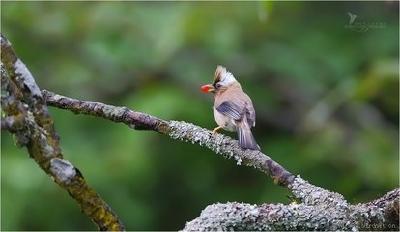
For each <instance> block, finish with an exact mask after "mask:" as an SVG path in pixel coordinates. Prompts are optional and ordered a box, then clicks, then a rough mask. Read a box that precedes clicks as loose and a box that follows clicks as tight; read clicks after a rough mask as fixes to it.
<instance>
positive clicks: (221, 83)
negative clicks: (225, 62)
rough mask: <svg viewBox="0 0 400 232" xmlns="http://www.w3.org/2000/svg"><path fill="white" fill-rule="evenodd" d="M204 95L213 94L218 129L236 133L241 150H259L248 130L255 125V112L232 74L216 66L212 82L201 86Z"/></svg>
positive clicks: (214, 131)
mask: <svg viewBox="0 0 400 232" xmlns="http://www.w3.org/2000/svg"><path fill="white" fill-rule="evenodd" d="M201 90H202V91H203V92H204V93H213V94H214V107H213V108H214V119H215V122H216V123H217V125H218V127H216V128H215V129H214V130H213V133H216V132H217V131H218V130H219V129H221V128H222V129H224V130H227V131H237V134H238V137H239V145H240V147H242V148H243V149H251V150H260V147H259V146H258V145H257V142H256V141H255V139H254V137H253V134H252V133H251V130H250V128H251V127H254V126H255V125H256V112H255V111H254V107H253V103H252V102H251V100H250V98H249V96H247V94H245V93H244V92H243V90H242V86H241V85H240V83H239V82H238V81H237V80H236V79H235V77H234V76H233V74H232V73H230V72H228V71H227V70H226V68H224V67H222V66H218V67H217V70H216V71H215V75H214V82H213V83H212V84H207V85H203V86H201Z"/></svg>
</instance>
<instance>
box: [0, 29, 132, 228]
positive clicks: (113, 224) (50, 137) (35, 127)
mask: <svg viewBox="0 0 400 232" xmlns="http://www.w3.org/2000/svg"><path fill="white" fill-rule="evenodd" d="M1 91H2V94H1V107H2V111H3V112H4V113H5V114H6V117H4V118H2V122H1V127H2V129H6V130H9V131H10V132H11V133H13V134H14V135H15V137H16V140H17V144H19V145H20V146H26V147H27V148H28V152H29V154H30V156H31V158H33V159H34V160H35V162H36V163H37V164H38V165H39V166H40V168H41V169H42V170H43V171H44V172H46V173H47V174H48V175H50V176H51V177H52V178H53V179H54V181H55V182H56V183H57V184H58V185H59V186H60V187H61V188H63V189H65V190H66V191H67V192H68V193H69V194H70V195H71V196H72V198H74V199H75V200H76V201H77V203H78V204H79V206H80V207H81V209H82V211H83V212H84V213H85V214H86V215H87V216H88V217H89V218H90V219H91V220H92V221H93V222H94V223H96V224H97V226H98V227H99V229H100V230H113V231H117V230H118V231H121V230H124V225H123V224H122V222H121V221H120V220H119V218H118V216H117V215H116V214H115V213H114V212H113V211H112V210H111V208H110V207H109V206H108V205H107V204H106V202H104V201H103V200H102V199H101V198H100V196H99V195H98V194H97V193H96V192H95V191H94V190H93V189H92V188H90V187H89V186H88V185H87V183H86V181H85V179H84V178H83V176H82V174H81V172H80V171H79V170H78V169H77V168H75V167H74V166H73V165H72V164H71V163H70V162H69V161H68V160H65V159H63V156H62V154H61V149H60V146H59V138H58V136H57V134H56V132H55V130H54V124H53V121H52V119H51V117H50V115H49V113H48V110H47V106H46V104H45V101H44V99H43V96H42V93H41V91H40V89H39V87H38V86H37V85H36V83H35V80H34V78H33V76H32V74H31V73H30V72H29V70H28V69H27V68H26V67H25V65H24V64H23V63H22V62H21V60H19V59H18V58H17V56H16V54H15V53H14V51H13V49H12V47H11V43H10V42H9V41H8V40H7V39H6V38H5V37H4V36H3V35H1Z"/></svg>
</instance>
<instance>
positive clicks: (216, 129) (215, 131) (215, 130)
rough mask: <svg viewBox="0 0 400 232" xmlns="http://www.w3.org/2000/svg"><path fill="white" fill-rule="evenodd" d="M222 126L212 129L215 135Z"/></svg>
mask: <svg viewBox="0 0 400 232" xmlns="http://www.w3.org/2000/svg"><path fill="white" fill-rule="evenodd" d="M221 128H222V127H220V126H219V127H215V128H214V130H213V131H212V133H213V134H214V135H215V134H216V133H217V131H218V130H219V129H221Z"/></svg>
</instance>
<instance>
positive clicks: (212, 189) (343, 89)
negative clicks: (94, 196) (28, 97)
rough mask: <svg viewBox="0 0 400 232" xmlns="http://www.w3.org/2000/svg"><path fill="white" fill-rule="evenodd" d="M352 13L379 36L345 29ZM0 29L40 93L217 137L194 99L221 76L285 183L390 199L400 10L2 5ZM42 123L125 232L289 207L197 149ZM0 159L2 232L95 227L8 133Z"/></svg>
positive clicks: (266, 185) (61, 114) (111, 127)
mask: <svg viewBox="0 0 400 232" xmlns="http://www.w3.org/2000/svg"><path fill="white" fill-rule="evenodd" d="M348 12H351V13H353V14H357V18H356V22H365V23H381V22H382V23H383V26H382V27H381V28H369V30H367V31H365V32H359V31H356V30H353V29H351V28H348V27H346V25H348V24H349V16H348ZM1 19H2V20H1V27H2V30H1V31H2V33H4V34H5V35H6V36H7V37H8V38H9V39H10V41H11V42H12V43H13V45H14V47H15V49H16V51H17V53H18V54H19V56H20V58H21V59H22V60H23V61H24V62H25V63H26V64H27V66H28V67H29V68H30V70H31V71H32V73H33V74H34V76H35V77H36V80H37V82H38V84H39V86H41V87H42V88H44V89H49V90H51V91H54V92H57V93H60V94H64V95H67V96H71V97H75V98H80V99H86V100H94V101H103V102H105V103H109V104H114V105H126V106H128V107H131V108H133V109H135V110H138V111H144V112H147V113H150V114H154V115H156V116H158V117H161V118H164V119H175V120H186V121H189V122H192V123H195V124H198V125H200V126H203V127H207V128H213V127H214V126H215V122H214V121H213V116H212V110H211V105H212V97H211V96H206V95H203V94H201V93H200V92H199V91H198V89H199V86H200V85H201V84H203V83H206V82H209V81H211V80H212V76H213V73H214V69H215V67H216V65H217V64H222V65H225V66H226V67H227V68H228V69H229V70H231V71H232V72H233V73H234V74H235V76H236V77H237V78H238V79H239V80H240V81H241V82H242V85H243V87H244V89H245V90H246V92H247V93H248V94H249V95H250V96H251V97H252V99H253V102H254V104H255V108H256V110H257V126H256V128H255V130H254V133H255V136H256V138H257V140H258V142H259V143H260V145H261V147H262V148H263V151H265V152H266V153H268V154H269V155H271V157H272V158H273V159H275V160H276V161H278V162H280V163H281V164H282V165H284V166H285V167H287V169H288V170H290V171H292V172H294V173H299V174H301V176H302V177H304V178H305V179H307V180H309V181H310V182H312V183H314V184H316V185H320V186H322V187H324V188H327V189H330V190H333V191H338V192H340V193H343V194H344V195H345V197H346V198H347V199H349V200H350V201H351V202H362V201H369V200H371V199H374V198H376V197H378V196H380V195H382V194H384V193H385V192H386V191H388V190H391V189H393V188H394V187H396V186H398V181H399V180H398V168H399V158H398V141H399V136H398V129H399V123H398V117H399V97H398V92H399V73H398V62H399V59H398V51H399V44H398V42H399V41H398V39H399V38H398V36H399V29H398V28H399V25H398V2H324V3H322V2H249V3H245V2H235V3H223V2H214V3H212V2H202V3H194V2H192V3H189V2H181V3H177V2H174V3H172V2H169V3H156V2H151V3H140V2H68V3H67V2H1ZM51 114H52V116H53V117H54V120H55V124H56V129H57V131H58V133H59V134H60V136H61V144H62V149H63V152H64V154H65V157H66V158H67V159H69V160H71V161H72V162H73V163H74V164H75V165H76V166H77V167H78V168H79V169H80V170H81V171H82V172H83V175H84V176H85V177H86V179H87V181H88V182H89V183H90V184H91V185H92V186H93V187H95V189H97V190H98V192H99V193H100V194H101V195H102V196H103V197H104V199H105V200H106V201H107V202H108V203H109V204H110V205H111V206H112V208H113V209H114V210H115V211H116V212H117V213H118V214H119V215H120V217H121V218H122V220H123V221H124V222H125V224H126V226H127V228H129V229H130V230H177V229H180V228H183V226H184V223H185V221H187V220H190V219H193V218H194V217H196V216H198V215H199V214H200V212H201V210H202V209H203V208H205V207H206V206H207V205H208V204H211V203H215V202H226V201H239V202H248V203H256V204H261V203H265V202H282V203H288V202H289V199H288V198H287V195H288V194H289V192H288V191H287V190H285V189H283V188H281V187H278V186H275V185H273V183H272V181H271V180H270V179H269V178H268V177H266V176H265V175H264V174H262V173H260V172H258V171H256V170H253V169H251V168H248V167H242V166H239V167H238V166H236V163H235V162H232V161H227V160H225V159H223V158H221V157H219V156H217V155H215V154H213V153H212V152H210V151H208V150H207V149H204V148H200V147H199V146H196V145H192V144H185V143H182V142H178V141H173V140H171V139H169V138H167V137H165V136H160V135H159V134H157V133H154V132H143V131H133V130H130V129H129V128H128V127H126V126H125V125H121V124H114V123H111V122H108V121H105V120H102V119H99V118H94V117H89V116H83V115H74V114H72V113H70V112H67V111H62V110H58V109H54V108H52V109H51ZM230 135H231V136H236V135H234V134H230ZM1 146H2V147H1V152H2V156H1V187H2V188H1V200H2V206H1V221H2V225H1V230H92V229H95V227H94V226H93V225H92V223H91V222H90V221H89V220H88V219H87V218H86V217H85V216H84V215H83V214H81V213H80V212H79V209H78V207H77V205H76V204H75V203H74V202H73V200H72V199H70V197H69V196H68V194H67V193H65V192H64V191H63V190H61V189H60V188H58V187H57V186H56V185H55V184H54V183H52V181H51V180H50V178H48V177H47V176H46V175H45V174H44V173H43V172H42V171H40V170H39V169H38V167H37V166H36V164H35V163H34V162H33V161H32V160H31V159H28V155H27V153H26V151H25V150H23V149H22V150H21V149H17V148H16V147H15V146H14V143H13V139H12V137H11V136H10V135H9V134H8V133H2V137H1Z"/></svg>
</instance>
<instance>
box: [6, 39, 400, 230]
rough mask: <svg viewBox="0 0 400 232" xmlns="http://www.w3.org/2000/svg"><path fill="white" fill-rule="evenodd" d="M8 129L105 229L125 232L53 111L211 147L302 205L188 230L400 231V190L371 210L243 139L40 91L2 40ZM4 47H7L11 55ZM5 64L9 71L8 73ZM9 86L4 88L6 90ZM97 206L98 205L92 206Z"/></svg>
mask: <svg viewBox="0 0 400 232" xmlns="http://www.w3.org/2000/svg"><path fill="white" fill-rule="evenodd" d="M1 47H2V50H3V51H2V56H1V61H2V70H1V78H2V79H1V80H2V92H3V91H4V92H5V93H7V94H5V95H4V97H3V94H2V99H1V101H2V108H3V111H4V112H5V113H6V117H5V118H2V120H4V122H3V121H2V123H1V126H2V129H3V128H4V129H7V130H9V131H10V132H11V133H13V134H15V135H16V138H17V141H18V143H19V144H20V145H24V146H27V147H28V151H29V153H30V154H31V156H32V157H33V158H34V159H35V161H36V162H37V163H38V164H39V165H40V166H41V168H42V169H43V170H44V171H45V172H46V173H48V174H49V175H51V176H52V177H54V179H55V181H56V182H57V183H58V184H59V185H60V186H61V187H63V188H64V189H66V190H67V191H68V192H69V193H70V194H71V196H72V197H73V198H74V199H76V200H77V201H78V203H79V204H80V206H81V208H82V209H83V211H84V212H85V214H87V215H88V216H89V217H90V218H91V219H92V220H93V221H95V222H96V224H98V225H99V228H100V229H106V230H123V229H124V227H123V225H122V223H121V222H120V221H119V219H118V217H117V216H116V215H115V213H113V212H112V210H111V209H110V208H109V207H108V206H107V205H106V203H105V202H104V201H103V200H101V198H100V197H99V196H98V194H96V193H95V192H94V190H92V189H90V188H89V187H88V186H87V184H86V183H85V181H84V179H83V177H82V175H81V174H80V172H79V171H78V170H77V169H76V168H75V167H73V166H72V164H71V163H70V162H69V161H67V160H64V159H63V158H62V154H61V151H60V148H59V145H58V144H59V139H58V137H57V135H56V134H55V131H54V126H53V122H52V120H51V118H50V116H49V115H48V111H47V107H46V104H47V105H51V106H55V107H58V108H61V109H66V110H70V111H72V112H74V113H81V114H87V115H92V116H96V117H102V118H105V119H107V120H111V121H114V122H122V123H125V124H126V125H128V126H129V127H130V128H133V129H136V130H153V131H156V132H159V133H161V134H164V135H167V136H169V137H171V138H172V139H177V140H182V141H185V142H190V143H194V144H199V145H200V146H204V147H206V148H208V149H210V150H212V151H213V152H215V153H216V154H220V155H222V156H223V157H225V158H233V159H234V160H235V161H236V163H237V164H238V165H241V164H244V165H247V166H251V167H254V168H256V169H258V170H260V171H262V172H264V173H266V174H268V175H269V176H270V177H272V179H273V180H274V182H275V183H277V184H279V185H281V186H284V187H286V188H288V189H289V190H290V191H291V192H292V194H293V195H294V197H295V198H297V199H298V201H299V203H295V204H290V205H283V204H264V205H260V206H257V205H249V204H243V203H226V204H215V205H211V206H208V207H207V208H206V209H205V210H203V212H202V214H201V215H200V217H198V218H196V219H194V220H192V221H191V222H188V223H187V224H186V227H185V228H184V230H185V231H193V230H196V231H199V230H200V231H204V230H398V229H399V225H398V217H399V210H398V207H399V199H398V198H399V192H400V190H399V189H395V190H393V191H391V192H389V193H387V194H386V195H385V196H384V197H382V198H380V199H377V200H375V201H373V202H370V203H366V204H357V205H351V204H349V203H348V202H347V201H346V200H345V199H344V197H343V196H342V195H341V194H339V193H335V192H330V191H328V190H326V189H323V188H320V187H317V186H314V185H312V184H310V183H308V182H307V181H305V180H303V179H302V178H301V177H300V176H295V175H293V174H292V173H290V172H289V171H287V170H286V169H285V168H283V167H282V166H281V165H279V164H278V163H277V162H275V161H274V160H272V159H271V158H270V157H269V156H267V155H265V154H263V153H262V152H260V151H252V150H243V149H241V148H240V146H239V145H238V142H237V141H236V140H233V139H231V138H229V137H227V136H224V135H222V134H213V133H212V132H211V131H209V130H207V129H204V128H201V127H199V126H196V125H193V124H190V123H187V122H180V121H172V120H171V121H167V120H162V119H159V118H157V117H154V116H152V115H148V114H146V113H141V112H137V111H134V110H131V109H128V108H127V107H117V106H112V105H107V104H104V103H100V102H90V101H81V100H76V99H73V98H69V97H65V96H61V95H58V94H55V93H52V92H50V91H46V90H43V91H40V89H39V87H37V85H36V83H35V81H34V79H33V77H32V75H31V74H30V72H29V71H28V70H27V69H26V67H25V66H24V65H23V64H22V62H21V61H20V60H19V59H17V57H16V56H15V54H14V52H13V51H12V48H11V45H10V44H9V42H8V41H7V40H6V39H5V38H3V37H2V39H1ZM3 47H4V48H3ZM3 63H4V66H5V68H6V69H7V70H3ZM3 87H4V88H3ZM88 200H90V201H88Z"/></svg>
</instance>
